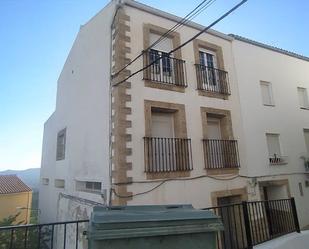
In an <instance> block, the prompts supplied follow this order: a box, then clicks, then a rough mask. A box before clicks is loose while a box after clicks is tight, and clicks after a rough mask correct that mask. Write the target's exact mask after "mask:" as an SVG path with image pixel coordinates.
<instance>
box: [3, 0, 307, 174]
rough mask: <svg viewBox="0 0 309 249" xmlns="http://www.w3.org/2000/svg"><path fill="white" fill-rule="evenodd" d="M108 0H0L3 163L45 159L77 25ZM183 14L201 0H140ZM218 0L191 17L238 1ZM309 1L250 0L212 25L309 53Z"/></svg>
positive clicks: (13, 165) (207, 15)
mask: <svg viewBox="0 0 309 249" xmlns="http://www.w3.org/2000/svg"><path fill="white" fill-rule="evenodd" d="M108 2H109V1H107V0H44V1H42V0H0V56H1V59H0V171H1V170H6V169H16V170H20V169H27V168H33V167H40V161H41V149H42V138H43V126H44V122H45V121H46V120H47V119H48V117H49V116H50V115H51V114H52V112H53V111H54V108H55V101H56V91H57V79H58V76H59V74H60V72H61V69H62V67H63V64H64V62H65V59H66V57H67V55H68V53H69V50H70V48H71V46H72V44H73V41H74V39H75V37H76V35H77V33H78V30H79V27H80V25H82V24H84V23H85V22H87V20H89V19H90V18H91V17H92V16H94V15H95V14H96V13H97V12H98V11H100V9H102V8H103V7H104V6H105V5H106V4H107V3H108ZM141 2H142V3H144V4H147V5H150V6H153V7H156V8H159V9H161V10H164V11H167V12H170V13H173V14H175V15H178V16H181V17H183V16H185V15H186V14H187V13H189V12H190V11H191V10H192V9H193V8H194V7H195V6H196V5H198V4H199V3H200V2H201V0H190V1H180V0H168V1H166V0H141ZM237 2H238V1H236V0H217V1H216V2H215V3H214V4H213V5H212V6H211V7H210V8H208V9H207V10H205V11H204V12H202V13H201V14H200V15H199V16H197V17H196V18H195V19H194V21H196V22H198V23H200V24H202V25H205V26H206V25H208V24H210V23H211V22H212V21H214V20H215V19H216V18H218V17H219V16H220V15H221V14H223V13H224V12H225V11H227V10H228V9H229V8H231V7H232V6H233V5H235V4H236V3H237ZM308 13H309V1H306V0H295V1H287V0H248V2H247V3H246V4H245V5H243V6H242V7H241V8H240V9H238V10H237V11H235V12H234V13H233V14H232V15H231V16H229V17H227V18H226V19H224V20H223V21H221V22H220V23H218V24H217V25H216V26H215V27H214V29H216V30H218V31H221V32H223V33H227V34H229V33H234V34H238V35H242V36H245V37H248V38H250V39H254V40H257V41H260V42H264V43H267V44H270V45H274V46H276V47H280V48H284V49H286V50H290V51H294V52H296V53H300V54H303V55H306V56H309V45H308V41H309V32H308V26H309V15H308Z"/></svg>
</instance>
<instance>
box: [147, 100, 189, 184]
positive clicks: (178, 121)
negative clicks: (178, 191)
mask: <svg viewBox="0 0 309 249" xmlns="http://www.w3.org/2000/svg"><path fill="white" fill-rule="evenodd" d="M144 108H145V109H144V112H145V136H146V137H151V135H152V134H151V113H152V111H153V110H155V111H156V112H163V113H173V118H174V122H173V123H174V134H175V138H188V134H187V122H186V111H185V105H184V104H177V103H170V102H162V101H153V100H144ZM144 162H145V163H146V158H145V160H144ZM145 174H146V178H147V179H164V178H177V177H189V176H190V175H191V171H174V172H157V173H148V172H146V173H145Z"/></svg>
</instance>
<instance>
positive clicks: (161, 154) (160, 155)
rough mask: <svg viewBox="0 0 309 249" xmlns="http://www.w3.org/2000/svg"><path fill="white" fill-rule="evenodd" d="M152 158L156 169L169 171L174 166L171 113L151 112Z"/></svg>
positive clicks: (172, 116) (172, 120)
mask: <svg viewBox="0 0 309 249" xmlns="http://www.w3.org/2000/svg"><path fill="white" fill-rule="evenodd" d="M151 122H152V123H151V125H152V126H151V135H152V144H151V149H152V153H151V154H152V158H153V159H154V165H153V166H154V167H155V168H156V169H157V171H159V172H162V171H170V170H171V169H173V168H175V167H176V166H175V165H176V159H175V154H176V149H175V140H174V139H173V138H174V115H173V113H163V112H153V113H152V114H151Z"/></svg>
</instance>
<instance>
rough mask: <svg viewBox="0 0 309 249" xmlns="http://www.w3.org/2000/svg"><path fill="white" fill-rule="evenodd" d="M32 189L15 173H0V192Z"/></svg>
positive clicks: (9, 192) (6, 192) (7, 192)
mask: <svg viewBox="0 0 309 249" xmlns="http://www.w3.org/2000/svg"><path fill="white" fill-rule="evenodd" d="M29 191H32V190H31V188H30V187H28V186H27V185H26V184H25V183H24V182H23V181H22V180H20V179H19V178H18V177H17V176H16V175H0V194H11V193H19V192H29Z"/></svg>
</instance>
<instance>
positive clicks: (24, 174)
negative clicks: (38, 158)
mask: <svg viewBox="0 0 309 249" xmlns="http://www.w3.org/2000/svg"><path fill="white" fill-rule="evenodd" d="M0 175H17V176H18V177H19V178H20V179H21V180H22V181H23V182H25V183H26V184H27V185H28V186H29V187H31V188H32V189H33V190H34V191H38V189H39V182H40V168H31V169H26V170H5V171H0Z"/></svg>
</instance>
